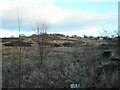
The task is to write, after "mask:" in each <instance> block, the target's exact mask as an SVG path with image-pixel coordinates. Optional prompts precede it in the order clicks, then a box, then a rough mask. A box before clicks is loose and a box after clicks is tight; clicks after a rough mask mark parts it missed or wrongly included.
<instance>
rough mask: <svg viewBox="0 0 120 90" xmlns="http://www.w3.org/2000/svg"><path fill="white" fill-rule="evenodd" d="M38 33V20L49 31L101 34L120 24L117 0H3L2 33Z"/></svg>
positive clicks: (9, 35) (1, 0) (1, 11)
mask: <svg viewBox="0 0 120 90" xmlns="http://www.w3.org/2000/svg"><path fill="white" fill-rule="evenodd" d="M18 16H19V20H20V27H21V32H20V34H25V35H26V36H29V35H32V34H35V33H36V32H35V30H34V29H33V28H35V21H36V20H37V21H45V22H46V24H47V25H48V29H47V32H48V33H61V34H65V35H69V36H71V35H77V36H83V35H87V36H100V35H101V32H102V31H103V30H107V31H108V32H113V31H114V30H117V28H118V0H106V1H103V0H91V1H90V0H84V1H82V0H81V1H80V0H0V21H1V22H0V37H11V36H15V37H16V36H18V35H19V32H18Z"/></svg>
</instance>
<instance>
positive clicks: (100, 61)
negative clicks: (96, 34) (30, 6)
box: [2, 39, 118, 88]
mask: <svg viewBox="0 0 120 90" xmlns="http://www.w3.org/2000/svg"><path fill="white" fill-rule="evenodd" d="M49 42H50V41H49ZM58 42H59V41H58ZM104 42H105V41H104ZM76 43H77V44H76ZM86 43H87V44H86ZM57 44H61V43H57ZM69 44H71V43H69ZM20 50H21V53H20ZM106 50H108V52H105V51H106ZM112 50H113V48H111V46H110V45H106V42H105V44H101V42H100V43H98V42H97V41H95V40H94V41H93V42H92V43H90V42H89V40H88V41H87V40H86V42H84V41H83V40H82V39H81V40H78V41H76V42H75V44H72V45H71V46H63V45H62V44H61V45H58V46H56V45H55V46H49V45H48V46H46V48H45V49H44V54H43V57H44V59H43V64H42V65H41V66H40V64H39V62H40V57H39V53H38V52H39V51H38V45H37V44H36V43H33V44H32V46H31V47H21V49H20V47H18V46H14V47H13V46H7V47H6V46H3V47H2V58H3V61H2V81H3V88H18V87H19V85H20V87H21V88H70V85H71V84H80V87H79V88H116V87H118V62H114V61H112V60H111V56H112V52H111V51H112ZM19 60H21V64H20V66H21V68H19ZM39 67H40V68H39ZM19 81H20V82H21V83H19Z"/></svg>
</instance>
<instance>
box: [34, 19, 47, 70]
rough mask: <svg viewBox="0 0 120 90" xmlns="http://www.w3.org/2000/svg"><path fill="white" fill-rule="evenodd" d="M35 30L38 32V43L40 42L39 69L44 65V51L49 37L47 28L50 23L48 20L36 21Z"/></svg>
mask: <svg viewBox="0 0 120 90" xmlns="http://www.w3.org/2000/svg"><path fill="white" fill-rule="evenodd" d="M35 24H36V26H35V29H34V30H35V31H36V33H37V44H38V53H39V69H40V67H41V66H42V65H43V61H44V59H45V55H44V51H45V48H46V39H47V29H48V24H47V22H46V21H43V20H40V21H37V20H36V22H35Z"/></svg>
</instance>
